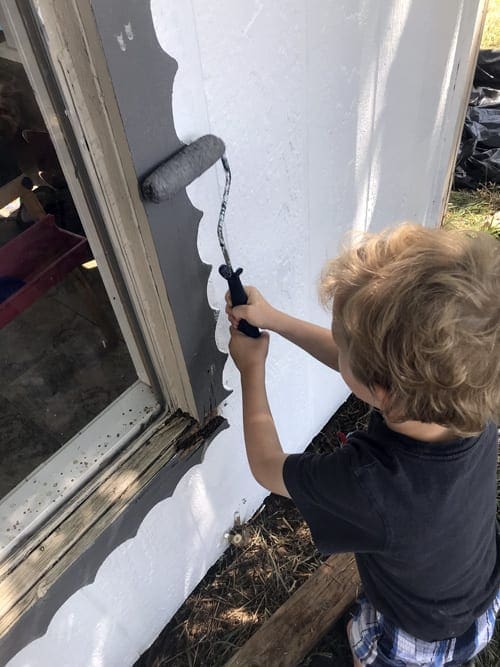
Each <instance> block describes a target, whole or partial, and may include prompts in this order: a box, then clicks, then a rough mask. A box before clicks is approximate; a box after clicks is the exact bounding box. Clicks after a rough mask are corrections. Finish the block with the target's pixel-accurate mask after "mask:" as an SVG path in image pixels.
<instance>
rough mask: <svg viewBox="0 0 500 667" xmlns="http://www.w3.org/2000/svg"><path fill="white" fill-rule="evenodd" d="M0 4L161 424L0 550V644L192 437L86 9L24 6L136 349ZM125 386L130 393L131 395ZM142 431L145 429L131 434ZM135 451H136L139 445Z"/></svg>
mask: <svg viewBox="0 0 500 667" xmlns="http://www.w3.org/2000/svg"><path fill="white" fill-rule="evenodd" d="M0 4H1V9H2V10H3V11H4V13H5V16H6V19H7V21H8V25H9V28H10V29H11V31H12V36H13V40H14V43H15V46H16V48H17V51H18V55H19V60H20V61H21V62H22V63H23V65H24V67H25V69H26V73H27V75H28V78H29V80H30V83H31V85H32V87H33V89H34V90H35V93H36V97H37V101H38V103H39V106H40V109H41V112H42V115H43V117H44V120H45V123H46V125H47V128H48V129H49V132H50V134H51V138H52V140H53V143H54V146H55V148H56V151H57V154H58V157H59V160H60V162H61V165H62V167H63V170H64V172H65V175H66V177H67V178H68V176H69V178H68V185H69V187H70V190H71V194H72V196H73V199H74V201H75V205H76V206H77V209H78V211H79V214H80V217H81V220H82V224H83V226H84V228H85V231H86V234H87V237H88V240H89V244H90V246H91V248H92V251H93V253H94V256H95V258H96V260H97V262H98V265H99V269H100V272H101V276H102V279H103V282H104V284H105V286H106V290H107V292H108V294H109V296H110V300H111V302H112V305H113V308H114V310H115V314H116V316H117V319H118V321H119V323H120V326H121V329H122V332H123V334H124V337H125V339H126V342H127V346H128V348H129V351H130V353H131V356H132V359H133V362H134V365H135V367H136V370H137V372H138V376H139V383H138V385H139V386H144V384H142V385H141V383H145V384H150V383H151V372H150V369H149V368H148V362H146V361H145V355H144V353H143V351H142V350H141V344H142V345H143V346H144V345H145V347H146V349H147V352H148V361H149V362H152V366H153V370H154V373H155V378H156V381H157V383H158V385H159V387H157V388H159V389H160V391H161V392H162V395H163V397H164V399H165V405H163V408H162V409H163V419H161V420H158V421H157V422H156V424H154V425H152V426H150V427H146V430H145V431H144V433H142V434H140V435H139V436H138V437H136V438H135V439H134V440H133V441H132V442H131V443H130V444H128V445H127V446H126V447H124V448H123V449H122V450H120V451H119V452H118V454H116V456H114V457H113V458H112V459H111V460H109V461H108V463H107V465H105V466H102V465H101V466H99V468H100V469H99V471H98V472H97V474H95V475H94V477H91V478H90V479H87V481H86V483H85V484H84V485H76V484H75V486H74V488H73V489H71V493H72V494H73V495H72V496H71V497H69V495H70V492H69V491H68V498H67V500H66V501H65V502H63V503H61V504H57V505H56V506H55V507H56V509H55V510H54V512H53V513H52V514H51V515H50V516H49V517H48V518H47V517H46V516H43V517H40V521H38V522H35V523H33V524H31V525H27V526H26V529H25V534H23V536H22V537H23V538H25V539H23V540H17V541H16V542H15V544H14V547H13V548H7V549H6V551H7V555H6V557H5V558H4V560H3V561H1V562H0V639H1V638H2V637H4V636H5V635H6V634H7V633H8V632H10V630H12V628H13V627H14V626H15V625H16V624H17V623H18V622H19V621H21V622H22V620H21V619H22V617H23V615H24V614H25V613H26V612H27V611H29V609H31V608H32V606H33V605H35V604H36V602H37V601H38V600H39V599H40V598H41V597H43V596H44V595H45V594H46V592H47V591H48V590H49V589H50V587H51V586H52V585H53V584H54V582H55V581H57V578H58V577H59V576H61V575H62V574H63V573H64V572H65V571H66V570H67V569H68V568H69V567H70V566H71V565H72V564H73V563H74V562H75V560H76V559H77V558H78V557H79V556H80V555H81V554H82V553H83V552H84V551H85V550H86V549H87V548H88V547H89V546H90V545H92V544H93V542H95V540H96V539H97V537H98V536H99V535H100V534H102V532H103V531H104V530H106V528H107V527H109V525H110V524H111V523H112V522H113V521H114V520H115V519H116V518H117V517H118V516H119V515H120V513H121V512H122V511H123V510H124V508H126V507H127V505H128V503H130V501H131V500H132V499H133V498H134V497H135V496H136V494H137V493H140V492H141V490H142V489H144V488H145V487H146V486H147V485H148V484H149V482H150V481H151V479H152V478H153V477H154V475H155V474H156V473H157V472H158V470H160V469H161V468H162V467H163V466H165V464H166V463H168V461H169V460H170V459H172V457H174V455H175V453H176V451H177V447H176V445H177V444H178V443H179V441H182V439H183V438H184V437H189V438H192V435H193V434H194V433H196V432H197V430H198V428H199V425H198V423H197V421H196V419H197V418H198V414H197V409H196V404H195V400H194V395H193V392H192V388H191V384H190V381H189V376H188V371H187V367H186V364H185V362H184V358H183V355H182V350H181V345H180V341H179V336H178V332H177V329H176V326H175V321H174V318H173V314H172V309H171V307H170V303H169V299H168V294H167V291H166V289H165V286H164V282H163V277H162V273H161V269H160V266H159V262H158V259H157V255H156V250H155V247H154V243H153V239H152V236H151V232H150V229H149V224H148V220H147V217H146V213H145V210H144V207H143V204H142V202H141V200H140V196H139V190H138V187H137V180H136V175H135V172H134V168H133V163H132V159H131V156H130V152H129V149H128V145H127V141H126V138H125V131H124V128H123V125H122V122H121V118H120V114H119V110H118V107H117V103H116V100H115V97H114V93H113V88H112V84H111V80H110V78H109V74H108V70H107V67H106V62H105V58H104V54H103V51H102V47H101V44H100V40H99V37H98V33H97V29H96V26H95V21H94V17H93V13H92V9H91V5H90V0H33V2H32V3H31V6H33V7H34V8H35V9H36V12H37V13H38V16H39V18H40V20H41V23H42V25H43V30H44V40H45V46H46V53H47V55H48V57H49V59H50V61H51V69H52V70H53V73H54V75H55V78H56V81H57V85H58V87H59V89H60V91H61V93H62V97H63V99H64V104H65V112H66V115H67V117H68V118H69V121H70V123H71V127H72V130H73V132H74V134H75V136H76V138H77V141H78V144H79V152H80V156H81V158H82V159H83V162H84V164H85V167H86V171H87V174H88V176H89V178H90V181H91V184H92V190H93V193H94V195H95V198H96V200H97V204H98V207H99V210H100V214H101V218H102V219H103V222H104V225H105V228H106V232H107V235H108V237H109V239H110V241H111V245H112V247H113V250H114V253H115V256H116V258H117V260H118V264H119V269H120V273H121V277H122V279H123V281H124V283H125V287H126V291H127V293H128V296H129V299H130V303H129V304H128V305H129V307H130V306H131V307H132V309H133V312H134V313H135V316H136V318H137V321H138V322H139V324H140V328H141V332H140V333H141V336H142V339H141V341H139V342H138V341H137V340H136V337H135V334H134V329H133V327H132V326H131V325H130V322H129V313H130V308H129V310H126V309H125V307H124V305H123V304H122V301H121V297H120V294H121V293H120V290H119V288H118V286H117V283H116V281H115V275H114V274H113V272H112V270H111V269H110V268H109V266H108V263H107V259H106V250H105V248H104V246H103V244H102V243H101V238H100V235H99V234H98V232H97V230H96V229H95V228H94V225H93V223H92V222H91V221H92V220H93V211H92V208H91V206H90V205H89V201H88V199H87V196H86V192H85V191H84V189H83V187H82V186H81V184H80V182H79V181H78V178H77V175H76V173H75V163H74V160H73V157H72V153H71V148H70V146H69V145H67V142H66V137H65V136H64V134H63V132H62V130H61V127H60V125H59V122H58V120H57V117H56V114H55V111H54V108H53V103H52V99H51V95H50V91H49V90H48V89H47V87H46V83H45V79H44V77H43V75H42V73H41V71H40V68H39V65H38V63H37V58H36V55H35V52H34V50H33V48H32V45H31V44H30V39H29V36H28V32H27V30H26V27H25V25H24V23H23V15H22V13H21V12H20V10H19V7H21V8H22V10H23V12H24V11H25V10H26V9H27V8H29V6H30V3H25V2H20V3H17V2H16V0H0ZM71 175H73V176H74V177H71ZM135 389H137V387H135V388H134V387H133V388H131V391H132V392H133V391H134V390H135ZM149 399H151V396H150V397H149ZM124 400H125V401H126V400H127V392H125V393H124V394H123V395H122V396H121V397H119V398H118V399H117V401H118V403H117V404H119V405H120V409H121V406H122V405H123V401H124ZM120 401H122V402H121V403H120ZM150 403H151V400H150ZM115 408H116V405H115V404H112V406H110V408H109V409H108V410H110V414H113V410H115ZM152 409H154V410H155V411H156V410H158V409H159V407H158V406H152ZM186 413H187V414H186ZM169 415H170V416H169ZM159 416H160V417H161V416H162V415H159ZM145 424H146V420H144V422H143V423H142V424H141V426H144V425H145ZM94 426H95V424H90V425H89V426H88V427H87V428H86V429H84V431H83V433H81V434H79V435H78V438H81V437H82V436H83V437H84V438H85V437H86V435H89V429H90V431H91V430H92V428H94ZM117 433H118V431H117ZM121 435H122V434H120V437H121ZM128 435H130V433H129V434H127V436H128ZM93 437H95V434H94V436H93ZM97 439H98V438H97ZM118 439H119V438H118ZM190 441H191V440H190ZM145 442H147V443H148V446H147V447H144V446H143V445H144V443H145ZM80 443H81V440H80ZM80 443H78V446H80ZM73 444H74V443H73ZM97 444H99V443H97ZM94 458H95V457H94ZM105 458H111V457H103V460H104V459H105ZM98 463H101V462H98ZM96 467H97V466H96ZM38 474H40V470H37V471H35V473H34V476H36V475H38ZM87 477H88V475H87ZM31 478H33V476H31ZM103 499H105V502H103ZM89 517H92V521H89ZM42 518H43V519H44V521H43V522H42V521H41V519H42ZM63 537H64V539H62V538H63Z"/></svg>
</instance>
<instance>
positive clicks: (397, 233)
mask: <svg viewBox="0 0 500 667" xmlns="http://www.w3.org/2000/svg"><path fill="white" fill-rule="evenodd" d="M320 295H321V298H322V301H323V303H325V304H331V303H332V302H333V319H334V329H335V332H336V333H337V332H339V335H340V336H342V338H343V340H344V341H345V343H346V345H347V349H348V353H349V360H350V366H351V369H352V372H353V374H354V375H355V377H356V378H357V379H358V380H359V381H360V382H362V383H363V384H364V385H366V386H367V387H369V388H370V389H373V388H374V387H375V386H379V387H382V388H383V389H384V390H385V392H386V400H385V402H384V405H383V411H384V413H385V414H387V415H388V416H390V418H391V419H392V420H393V421H398V422H401V421H406V420H418V421H422V422H427V423H437V424H441V425H443V426H446V427H448V428H450V429H452V431H453V432H454V433H456V434H457V435H460V436H467V435H475V434H477V433H480V432H481V431H482V430H483V429H484V427H485V424H486V423H487V422H488V421H489V420H493V421H496V420H497V419H498V416H499V406H500V243H499V242H498V241H497V240H495V239H494V238H492V237H491V236H489V235H488V234H486V233H482V232H477V233H473V234H472V233H466V232H461V231H447V230H443V229H428V228H425V227H422V226H420V225H417V224H413V223H405V224H403V225H400V226H398V227H396V228H393V229H389V230H386V231H384V232H382V233H379V234H365V235H363V236H361V237H360V238H358V239H357V240H355V241H354V242H353V243H351V245H350V246H349V247H348V248H347V249H345V250H344V252H343V253H342V254H341V255H340V256H339V257H337V258H336V259H334V260H333V261H331V262H329V263H328V265H327V266H326V267H325V269H324V271H323V274H322V278H321V286H320Z"/></svg>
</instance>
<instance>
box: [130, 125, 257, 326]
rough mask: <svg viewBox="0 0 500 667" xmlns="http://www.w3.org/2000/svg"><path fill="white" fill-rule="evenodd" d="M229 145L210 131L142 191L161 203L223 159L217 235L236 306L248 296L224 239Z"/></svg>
mask: <svg viewBox="0 0 500 667" xmlns="http://www.w3.org/2000/svg"><path fill="white" fill-rule="evenodd" d="M225 151H226V146H225V145H224V142H223V141H222V139H219V137H216V136H214V135H212V134H206V135H205V136H203V137H200V138H199V139H196V141H193V143H191V144H188V145H187V146H184V147H183V148H181V149H180V150H179V151H178V152H177V153H175V154H174V155H173V156H172V157H170V158H169V159H168V160H166V161H165V162H162V163H161V164H160V165H159V166H158V167H157V168H156V169H155V170H154V171H153V172H152V173H151V174H149V176H147V177H146V178H145V179H144V181H143V183H142V194H143V196H144V199H146V200H147V201H151V202H154V203H155V204H159V203H160V202H162V201H165V200H167V199H171V198H172V197H174V196H175V195H176V194H177V193H178V192H179V191H180V190H182V189H183V188H185V187H186V186H187V185H189V184H190V183H192V182H193V181H194V180H195V179H196V178H198V177H199V176H201V174H203V172H205V171H206V170H207V169H209V168H210V167H211V166H212V165H214V164H215V163H216V162H217V160H219V159H220V160H221V162H222V166H223V168H224V172H225V174H226V182H225V186H224V193H223V195H222V203H221V207H220V213H219V222H218V224H217V237H218V239H219V244H220V247H221V250H222V255H223V257H224V261H225V264H222V266H220V267H219V273H220V275H221V276H222V277H223V278H225V279H226V280H227V282H228V285H229V292H230V294H231V301H232V304H233V306H243V305H245V304H246V302H247V300H248V297H247V294H246V292H245V290H244V289H243V285H242V284H241V280H240V275H241V273H242V271H243V269H236V270H234V269H233V265H232V263H231V260H230V258H229V253H228V250H227V247H226V242H225V240H224V229H223V228H224V218H225V215H226V208H227V200H228V197H229V189H230V187H231V170H230V168H229V163H228V161H227V157H226V155H225ZM238 329H239V330H240V331H241V332H242V333H244V334H246V335H247V336H250V337H251V338H258V337H259V336H260V331H259V329H258V328H257V327H254V326H253V325H252V324H249V323H248V322H247V321H246V320H243V319H242V320H240V323H239V325H238Z"/></svg>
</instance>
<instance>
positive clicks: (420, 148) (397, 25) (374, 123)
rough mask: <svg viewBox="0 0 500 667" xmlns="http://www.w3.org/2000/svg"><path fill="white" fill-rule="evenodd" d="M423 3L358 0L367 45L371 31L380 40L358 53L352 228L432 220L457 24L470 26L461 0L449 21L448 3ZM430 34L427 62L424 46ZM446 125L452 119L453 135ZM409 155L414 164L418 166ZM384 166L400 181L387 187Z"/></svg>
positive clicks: (444, 157)
mask: <svg viewBox="0 0 500 667" xmlns="http://www.w3.org/2000/svg"><path fill="white" fill-rule="evenodd" d="M427 4H428V3H415V2H403V3H401V2H393V3H391V4H389V3H387V4H384V5H383V10H382V11H381V5H380V4H378V3H369V2H368V3H364V9H363V11H366V12H367V14H368V16H369V17H370V18H369V22H370V23H371V24H372V25H373V26H375V27H374V30H373V31H372V34H371V37H370V40H371V44H370V45H371V46H375V44H374V39H378V40H379V48H378V50H377V49H370V48H366V49H365V50H364V53H363V54H362V55H361V69H362V74H363V80H362V82H361V90H360V96H359V100H358V110H359V115H358V124H357V133H356V148H355V154H356V165H355V182H356V189H357V196H356V201H357V205H356V210H355V213H354V216H353V221H354V222H353V228H354V229H355V230H361V231H367V230H374V231H375V230H377V229H382V228H384V227H386V226H388V225H390V224H394V223H395V222H400V221H402V220H404V219H413V220H416V221H417V222H422V223H426V224H437V223H438V222H439V221H438V220H437V218H436V216H437V215H438V214H439V212H440V204H441V192H443V193H444V190H445V189H446V183H444V182H442V181H444V177H445V173H444V170H446V168H447V165H448V154H447V151H449V150H450V149H451V148H452V144H451V140H450V141H449V142H447V141H446V138H447V137H448V138H449V136H450V135H447V137H445V143H444V145H443V143H442V140H443V129H444V128H445V127H446V125H447V123H448V122H450V121H448V120H447V118H446V113H447V112H448V109H449V104H448V103H449V94H450V88H451V86H453V89H454V86H455V83H456V78H457V76H458V74H459V67H460V61H458V63H457V65H455V53H456V47H457V44H458V41H459V36H460V29H461V28H462V30H463V29H469V27H468V26H467V25H466V26H463V24H462V23H463V18H464V16H463V14H464V3H463V2H461V3H460V6H459V10H458V11H457V13H456V15H455V20H454V21H448V20H446V19H447V18H449V8H447V7H446V6H445V5H444V4H439V3H438V4H436V3H433V4H432V11H428V10H429V9H430V7H427V6H426V5H427ZM475 4H476V6H477V3H475ZM469 11H470V7H469ZM436 13H438V16H437V17H436ZM439 14H440V15H441V17H440V16H439ZM470 15H471V16H474V12H471V13H470ZM429 42H430V43H432V44H433V50H432V52H431V55H432V62H431V59H430V56H429V49H427V48H426V44H427V43H429ZM436 45H439V46H438V48H439V51H438V53H437V54H436V51H435V49H436ZM373 54H375V57H374V58H373V59H371V60H368V59H369V58H370V55H373ZM436 59H438V63H437V65H438V67H436V65H435V63H436ZM439 65H442V68H441V67H439ZM466 66H467V63H465V64H463V67H466ZM436 70H437V71H436ZM426 101H428V103H427V104H425V102H426ZM422 102H423V103H422ZM451 120H453V121H454V120H455V118H454V117H453V118H452V119H451ZM453 132H454V126H452V127H451V128H450V133H451V135H452V136H453ZM451 138H452V137H451ZM440 142H441V145H440ZM443 151H444V153H443ZM415 163H417V164H419V165H420V168H419V171H418V173H417V174H415V171H414V164H415ZM391 174H392V175H393V177H394V179H395V180H396V182H397V181H398V180H399V182H400V183H402V187H401V189H400V190H398V189H397V188H396V189H395V188H394V180H393V178H392V177H391V176H390V175H391ZM405 175H407V178H406V179H405V178H404V176H405ZM438 196H439V197H440V198H439V199H437V197H438ZM433 198H434V199H433Z"/></svg>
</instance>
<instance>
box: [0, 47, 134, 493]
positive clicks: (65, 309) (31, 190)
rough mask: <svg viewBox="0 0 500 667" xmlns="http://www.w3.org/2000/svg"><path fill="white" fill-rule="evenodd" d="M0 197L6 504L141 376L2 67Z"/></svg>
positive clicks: (24, 102)
mask: <svg viewBox="0 0 500 667" xmlns="http://www.w3.org/2000/svg"><path fill="white" fill-rule="evenodd" d="M0 192H1V195H0V380H1V383H0V394H1V401H2V410H1V412H0V455H1V459H2V466H1V467H0V497H3V496H5V494H6V493H8V492H9V491H10V490H11V489H12V488H13V487H14V486H16V485H17V484H18V483H19V482H20V481H21V480H22V479H24V478H25V477H26V476H27V475H28V474H29V473H30V472H31V471H32V470H33V469H34V468H36V467H37V466H39V465H40V464H41V463H43V462H44V461H46V460H47V459H48V458H49V457H51V456H52V455H53V454H54V452H56V451H57V450H58V449H59V448H61V447H62V446H63V445H64V443H66V442H67V441H68V440H69V439H70V438H72V437H73V436H75V435H76V434H77V433H78V431H79V430H80V429H82V428H84V427H85V426H86V425H87V424H88V423H89V422H90V421H91V420H93V419H94V418H95V417H96V416H97V415H98V414H99V413H100V412H101V411H103V410H104V409H105V408H106V407H107V406H108V405H109V404H110V403H111V402H112V401H114V400H115V399H116V398H117V397H118V396H119V395H120V394H122V392H124V391H125V390H126V389H127V388H128V387H130V386H131V385H132V384H133V383H134V382H135V381H136V379H137V374H136V371H135V369H134V366H133V363H132V361H131V358H130V355H129V353H128V350H127V347H126V344H125V342H124V340H123V337H122V335H121V332H120V329H119V326H118V323H117V321H116V319H115V316H114V313H113V310H112V308H111V305H110V302H109V299H108V297H107V294H106V291H105V289H104V285H103V283H102V280H101V277H100V274H99V267H98V266H97V265H96V262H95V261H94V258H93V256H92V254H91V251H90V248H89V246H88V243H87V240H86V237H85V232H84V230H83V227H82V225H81V223H80V220H79V217H78V214H77V211H76V209H75V207H74V205H73V202H72V199H71V196H70V194H69V189H68V186H67V182H66V179H65V177H64V174H63V172H62V170H61V168H60V165H59V163H58V161H57V157H56V154H55V151H54V149H53V146H52V144H51V141H50V137H49V135H48V133H47V131H46V127H45V125H44V123H43V120H42V117H41V115H40V113H39V110H38V108H37V105H36V102H35V98H34V96H33V94H32V91H31V89H30V86H29V83H28V80H27V78H26V75H25V73H24V70H23V68H22V66H21V65H20V64H19V63H16V62H12V61H10V60H8V59H6V58H0ZM47 214H48V215H47Z"/></svg>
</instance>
